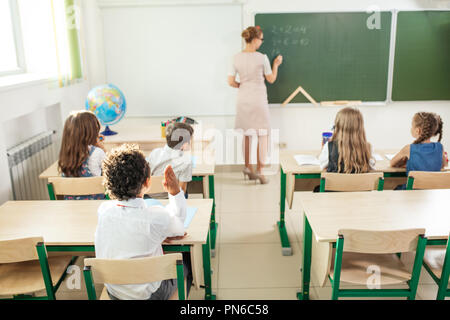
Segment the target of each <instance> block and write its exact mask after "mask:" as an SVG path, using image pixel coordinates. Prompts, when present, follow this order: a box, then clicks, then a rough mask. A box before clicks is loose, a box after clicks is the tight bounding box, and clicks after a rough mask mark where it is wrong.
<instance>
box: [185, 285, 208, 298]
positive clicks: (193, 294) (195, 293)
mask: <svg viewBox="0 0 450 320" xmlns="http://www.w3.org/2000/svg"><path fill="white" fill-rule="evenodd" d="M188 300H205V289H202V288H200V289H196V288H195V287H192V288H191V291H190V292H189V297H188Z"/></svg>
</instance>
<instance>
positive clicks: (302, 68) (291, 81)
mask: <svg viewBox="0 0 450 320" xmlns="http://www.w3.org/2000/svg"><path fill="white" fill-rule="evenodd" d="M374 19H377V20H374ZM391 20H392V13H391V12H379V13H378V16H374V15H373V14H370V13H366V12H339V13H336V12H335V13H260V14H256V15H255V25H258V26H260V27H261V29H262V31H263V33H264V42H263V45H262V46H261V48H260V50H259V51H260V52H262V53H265V54H267V55H268V57H269V59H270V60H271V61H273V59H274V58H275V57H276V56H277V55H278V54H282V55H283V58H284V62H283V65H282V66H281V67H280V69H279V76H278V80H277V81H276V82H275V83H274V84H272V85H270V84H268V97H269V103H273V104H278V103H282V102H283V101H284V100H285V99H286V98H287V97H288V96H289V95H290V94H291V93H292V92H293V91H294V90H295V89H297V87H298V86H302V87H303V88H304V89H305V90H306V91H307V92H308V93H309V94H310V95H311V96H312V97H313V98H314V99H315V100H316V101H330V100H331V101H333V100H362V101H385V100H386V99H387V86H388V73H389V54H390V36H391ZM374 21H375V23H374ZM302 102H309V101H308V100H307V99H306V98H305V97H304V96H303V95H302V94H298V95H297V96H296V98H295V99H294V100H292V102H291V103H302Z"/></svg>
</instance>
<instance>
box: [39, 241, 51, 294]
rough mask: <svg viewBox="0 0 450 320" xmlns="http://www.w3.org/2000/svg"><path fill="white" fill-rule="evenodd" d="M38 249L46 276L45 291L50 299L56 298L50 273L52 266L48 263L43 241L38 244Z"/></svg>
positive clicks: (43, 274)
mask: <svg viewBox="0 0 450 320" xmlns="http://www.w3.org/2000/svg"><path fill="white" fill-rule="evenodd" d="M36 250H37V253H38V257H39V264H40V266H41V271H42V277H43V278H44V284H45V291H46V292H47V297H48V299H49V300H55V291H54V289H53V281H52V276H51V274H50V267H49V265H48V259H47V250H46V249H45V245H44V243H42V242H39V243H38V244H37V245H36Z"/></svg>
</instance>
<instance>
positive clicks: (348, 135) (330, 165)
mask: <svg viewBox="0 0 450 320" xmlns="http://www.w3.org/2000/svg"><path fill="white" fill-rule="evenodd" d="M319 162H320V168H321V169H322V170H323V169H325V168H326V169H327V172H339V173H367V172H369V171H370V170H372V169H373V168H374V167H375V159H374V158H372V147H371V145H370V143H368V142H367V141H366V132H365V130H364V120H363V117H362V114H361V112H360V111H359V110H358V109H355V108H344V109H342V110H341V111H339V112H338V113H337V115H336V120H335V123H334V133H333V137H332V138H331V140H330V141H329V142H327V143H326V144H325V145H324V146H323V148H322V152H321V153H320V156H319Z"/></svg>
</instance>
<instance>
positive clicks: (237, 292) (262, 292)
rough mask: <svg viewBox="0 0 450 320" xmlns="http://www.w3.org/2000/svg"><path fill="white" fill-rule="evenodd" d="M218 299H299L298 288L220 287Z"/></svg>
mask: <svg viewBox="0 0 450 320" xmlns="http://www.w3.org/2000/svg"><path fill="white" fill-rule="evenodd" d="M217 300H297V289H296V288H258V289H253V288H245V289H219V290H218V292H217Z"/></svg>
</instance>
